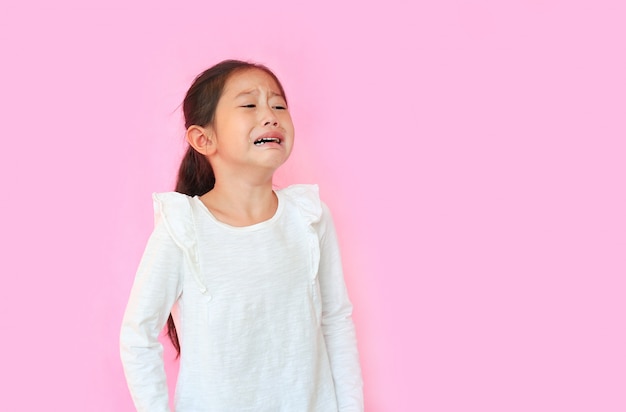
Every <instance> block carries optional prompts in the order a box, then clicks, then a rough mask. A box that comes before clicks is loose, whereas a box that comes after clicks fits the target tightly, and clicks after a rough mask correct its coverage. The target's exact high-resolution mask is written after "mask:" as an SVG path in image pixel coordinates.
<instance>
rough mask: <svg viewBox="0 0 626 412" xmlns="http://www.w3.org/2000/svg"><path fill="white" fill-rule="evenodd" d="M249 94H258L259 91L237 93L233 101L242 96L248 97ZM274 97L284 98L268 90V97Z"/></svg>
mask: <svg viewBox="0 0 626 412" xmlns="http://www.w3.org/2000/svg"><path fill="white" fill-rule="evenodd" d="M251 94H259V91H258V90H256V89H254V90H244V91H243V92H241V93H239V94H238V95H237V96H235V99H236V98H238V97H242V96H248V95H251ZM274 96H278V97H282V98H284V96H283V95H282V94H280V93H278V92H275V91H273V90H270V97H274Z"/></svg>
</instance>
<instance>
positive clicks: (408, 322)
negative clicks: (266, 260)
mask: <svg viewBox="0 0 626 412" xmlns="http://www.w3.org/2000/svg"><path fill="white" fill-rule="evenodd" d="M38 3H39V4H36V3H30V4H29V3H22V5H20V6H18V5H14V4H13V5H8V4H7V5H3V7H2V8H3V11H2V14H1V15H0V56H1V61H2V65H1V66H2V67H1V69H0V91H1V92H0V102H1V109H2V110H1V111H0V117H1V119H2V120H1V121H0V133H1V135H2V143H1V144H2V150H1V151H0V157H1V159H0V161H1V162H0V165H1V166H0V167H2V173H1V179H2V188H3V190H2V213H1V214H0V220H1V222H0V223H1V225H2V232H3V236H2V237H3V239H4V240H3V247H2V262H3V265H2V266H3V269H2V272H3V280H4V284H3V287H2V298H1V299H0V305H1V309H2V314H3V321H2V324H3V333H2V339H0V341H1V343H0V345H2V355H3V364H2V367H0V370H1V371H2V372H0V374H1V376H2V383H3V384H2V387H3V390H2V392H3V396H2V399H1V401H0V402H1V404H2V407H1V409H3V410H11V411H43V410H46V411H50V410H55V411H61V410H62V411H93V412H100V411H118V412H124V411H131V410H133V407H132V404H131V401H130V396H129V395H128V392H127V389H126V384H125V381H124V378H123V374H122V369H121V365H120V362H119V356H118V343H117V342H118V331H119V323H120V320H121V316H122V313H123V310H124V307H125V303H126V299H127V296H128V292H129V289H130V286H131V282H132V279H133V276H134V271H135V269H136V266H137V263H138V260H139V258H140V255H141V253H142V250H143V247H144V243H145V241H146V239H147V237H148V235H149V233H150V230H151V227H152V215H151V213H152V209H151V201H150V194H151V192H153V191H165V190H170V189H171V188H172V185H173V181H174V175H175V170H176V166H177V164H178V161H179V156H180V154H181V152H182V150H183V147H184V146H183V143H182V132H183V130H182V122H181V116H180V112H179V110H178V105H179V104H180V102H181V100H182V97H183V94H184V92H185V91H186V89H187V87H188V86H189V84H190V82H191V81H192V79H193V77H194V76H195V75H196V74H197V73H198V72H200V71H201V70H203V69H205V68H206V67H208V66H209V65H211V64H213V63H215V62H217V61H219V60H221V59H224V58H229V57H235V58H244V59H251V60H255V61H259V62H262V63H266V64H268V65H269V66H270V67H272V68H273V69H274V70H275V71H276V72H277V74H278V75H279V77H280V78H281V79H282V80H283V82H284V85H285V87H286V89H287V92H288V95H289V98H290V103H291V107H292V114H293V117H294V121H295V124H296V128H297V145H296V148H295V153H294V154H293V157H292V159H291V160H290V161H289V163H288V164H287V165H286V166H285V167H284V169H283V170H281V172H280V174H279V176H278V179H277V183H278V184H280V185H283V186H284V185H287V184H290V183H293V182H317V183H319V184H320V185H321V190H322V195H323V197H324V198H325V199H326V201H327V203H328V204H329V205H330V206H331V208H332V210H333V212H334V215H335V219H336V221H337V225H338V227H339V231H340V241H341V245H342V248H343V252H344V259H345V266H346V279H347V282H348V284H349V288H350V292H351V297H352V300H353V301H354V304H355V307H356V309H355V314H354V317H355V321H356V323H357V328H358V329H357V330H358V336H359V343H360V350H361V356H362V362H363V371H364V378H365V384H366V407H367V410H368V411H371V412H376V411H394V412H395V411H446V412H447V411H481V412H488V411H494V412H496V411H497V412H500V411H624V410H626V395H625V392H624V388H625V387H626V357H625V355H624V353H625V351H624V348H625V347H626V331H625V320H626V319H625V313H626V312H625V310H626V299H625V298H624V287H625V286H626V282H625V275H626V270H625V269H626V258H625V253H624V251H625V247H626V217H625V216H626V214H625V213H624V211H625V210H626V192H625V179H624V177H625V172H626V170H625V169H626V167H625V161H624V155H625V152H624V149H625V146H626V145H625V144H624V139H625V138H626V126H625V114H626V98H625V96H626V81H625V79H626V76H624V73H626V59H625V56H626V54H625V53H624V51H625V50H626V45H625V43H626V41H625V39H626V29H625V27H626V26H625V25H624V15H625V14H624V13H625V12H626V9H625V8H624V6H621V4H623V2H620V1H613V2H611V1H584V2H581V1H551V0H545V1H542V0H526V1H521V0H512V1H507V2H501V1H488V0H477V1H462V0H446V1H418V2H401V1H397V0H392V1H385V2H370V3H368V2H365V3H363V2H356V1H354V2H338V1H315V2H309V3H302V2H294V1H269V2H249V1H244V2H227V1H224V2H219V3H218V2H206V1H203V2H197V3H194V4H192V3H187V2H182V3H180V5H178V6H176V7H173V6H170V5H169V3H163V4H159V3H155V2H147V1H144V2H132V3H131V2H121V1H119V2H117V1H114V2H110V1H107V2H101V3H100V4H98V3H96V2H91V5H86V4H84V2H73V3H72V2H61V3H58V2H57V3H54V4H55V5H54V6H52V4H53V3H50V2H38ZM166 355H167V356H168V359H171V357H172V354H171V351H169V352H168V353H167V354H166ZM168 368H170V369H174V365H172V364H171V363H170V364H169V366H168Z"/></svg>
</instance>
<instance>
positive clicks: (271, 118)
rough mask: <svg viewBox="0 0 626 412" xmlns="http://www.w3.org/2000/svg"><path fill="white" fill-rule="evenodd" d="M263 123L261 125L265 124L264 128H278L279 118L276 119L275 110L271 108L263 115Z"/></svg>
mask: <svg viewBox="0 0 626 412" xmlns="http://www.w3.org/2000/svg"><path fill="white" fill-rule="evenodd" d="M262 116H263V117H262V121H261V123H263V126H273V127H278V126H279V124H278V117H276V113H274V110H272V108H271V107H268V108H267V109H266V110H265V111H264V113H263V115H262Z"/></svg>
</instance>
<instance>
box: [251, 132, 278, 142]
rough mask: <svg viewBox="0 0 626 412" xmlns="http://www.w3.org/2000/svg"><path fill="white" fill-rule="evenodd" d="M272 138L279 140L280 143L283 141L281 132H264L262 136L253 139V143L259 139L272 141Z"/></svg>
mask: <svg viewBox="0 0 626 412" xmlns="http://www.w3.org/2000/svg"><path fill="white" fill-rule="evenodd" d="M272 138H277V139H280V141H281V143H282V142H283V141H284V140H285V136H284V135H283V134H282V133H281V132H278V131H276V130H272V131H269V132H265V133H263V134H260V135H258V136H257V137H255V138H254V140H253V141H257V140H259V139H272Z"/></svg>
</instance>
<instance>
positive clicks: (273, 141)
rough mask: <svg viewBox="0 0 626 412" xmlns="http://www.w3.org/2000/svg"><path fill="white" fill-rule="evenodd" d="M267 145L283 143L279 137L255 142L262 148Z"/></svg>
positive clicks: (261, 138)
mask: <svg viewBox="0 0 626 412" xmlns="http://www.w3.org/2000/svg"><path fill="white" fill-rule="evenodd" d="M265 143H278V144H280V143H281V140H280V139H279V138H278V137H260V138H258V139H256V140H255V141H254V144H255V145H256V146H261V145H263V144H265Z"/></svg>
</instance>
